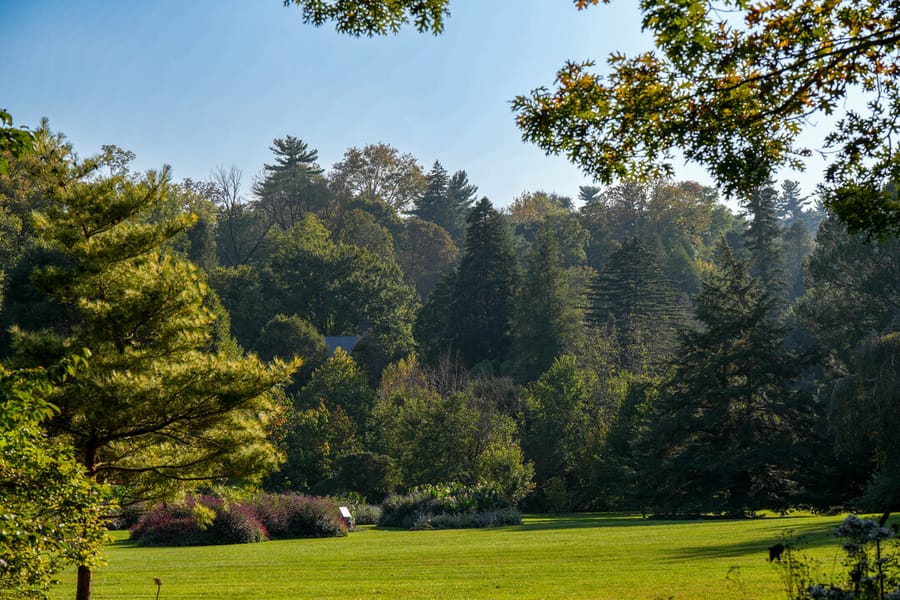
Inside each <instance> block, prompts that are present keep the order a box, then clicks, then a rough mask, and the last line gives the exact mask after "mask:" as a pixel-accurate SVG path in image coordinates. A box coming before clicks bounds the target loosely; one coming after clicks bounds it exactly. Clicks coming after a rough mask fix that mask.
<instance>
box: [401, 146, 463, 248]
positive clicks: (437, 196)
mask: <svg viewBox="0 0 900 600" xmlns="http://www.w3.org/2000/svg"><path fill="white" fill-rule="evenodd" d="M427 181H428V184H427V187H426V189H425V193H423V194H422V196H421V197H419V198H418V199H416V202H415V209H413V211H412V214H414V215H415V216H417V217H419V218H420V219H422V220H423V221H430V222H432V223H434V224H436V225H439V226H440V227H442V228H443V229H445V230H446V231H447V233H449V234H450V237H452V238H453V241H454V243H456V244H457V245H459V246H461V245H462V243H463V238H464V237H465V233H466V216H467V215H468V213H469V210H471V208H472V203H473V202H474V200H475V193H476V192H477V191H478V188H477V187H475V186H474V185H472V184H471V183H469V178H468V176H467V175H466V172H465V171H457V172H456V173H454V174H453V175H452V176H449V175H448V174H447V171H446V169H444V167H443V165H441V163H440V162H438V161H435V162H434V166H433V167H432V168H431V172H430V173H429V174H428V176H427Z"/></svg>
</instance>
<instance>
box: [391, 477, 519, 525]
mask: <svg viewBox="0 0 900 600" xmlns="http://www.w3.org/2000/svg"><path fill="white" fill-rule="evenodd" d="M381 509H382V514H381V520H380V521H379V525H384V526H388V527H403V528H406V529H422V528H425V527H433V528H451V527H452V528H460V527H489V526H491V525H505V524H509V523H510V522H516V523H518V522H521V517H519V516H518V515H519V513H518V511H517V510H516V509H515V507H513V506H512V505H511V503H510V502H509V501H508V499H507V498H506V497H505V496H504V495H503V494H502V493H501V492H500V491H499V490H497V489H496V488H494V487H491V486H486V485H478V486H464V485H461V484H458V483H452V484H445V485H425V486H421V487H419V488H416V489H415V490H413V491H412V492H410V493H409V494H404V495H394V496H389V497H388V498H387V499H386V500H385V501H384V503H383V504H382V505H381ZM501 515H503V516H502V518H501ZM511 515H515V517H513V516H511Z"/></svg>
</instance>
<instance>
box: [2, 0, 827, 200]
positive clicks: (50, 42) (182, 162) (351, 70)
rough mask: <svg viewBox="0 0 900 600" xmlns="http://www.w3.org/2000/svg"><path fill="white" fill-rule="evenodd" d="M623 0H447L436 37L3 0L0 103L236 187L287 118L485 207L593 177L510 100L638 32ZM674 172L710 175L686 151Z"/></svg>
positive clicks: (92, 141) (224, 9)
mask: <svg viewBox="0 0 900 600" xmlns="http://www.w3.org/2000/svg"><path fill="white" fill-rule="evenodd" d="M636 4H637V3H635V2H631V1H626V0H622V1H619V2H613V3H612V4H611V5H609V6H597V7H593V8H591V9H589V10H587V11H581V12H579V11H577V10H576V9H575V7H574V6H573V3H572V2H571V1H570V0H452V1H451V4H450V10H451V13H452V14H451V17H450V19H449V20H448V22H447V24H446V31H445V33H444V34H443V35H440V36H432V35H429V34H426V35H422V34H418V33H416V32H414V31H413V30H412V29H409V30H406V31H404V32H402V33H401V34H399V35H396V36H387V37H383V38H374V39H369V38H362V39H356V38H351V37H347V36H342V35H339V34H337V33H335V32H334V31H333V29H332V28H331V27H330V26H326V27H323V28H321V29H316V28H314V27H312V26H308V25H304V24H303V22H302V19H301V15H300V12H299V9H297V8H296V7H288V8H286V7H284V6H282V3H281V1H280V0H191V1H185V0H153V1H149V0H147V1H114V0H107V1H105V2H101V1H99V0H80V1H78V2H72V1H71V0H69V1H62V0H35V1H29V2H14V1H13V0H0V57H2V59H0V60H2V62H0V65H2V72H3V76H2V82H3V83H2V84H0V107H5V108H7V109H8V110H9V111H10V113H11V114H12V115H13V118H14V119H15V123H16V124H17V125H27V126H31V127H34V126H36V125H37V124H38V122H39V120H40V118H41V117H44V116H46V117H48V118H49V119H50V126H51V128H52V129H53V130H55V131H60V132H62V133H64V134H66V135H67V136H68V137H69V139H70V140H71V141H72V143H73V144H74V145H75V149H76V150H77V151H78V152H79V154H81V155H83V156H84V155H90V154H93V153H95V152H97V151H99V149H100V146H101V145H102V144H116V145H118V146H120V147H123V148H126V149H129V150H132V151H133V152H135V153H136V154H137V161H136V163H135V165H136V167H137V168H140V169H148V168H158V167H160V166H161V165H163V164H169V165H171V166H172V167H173V171H174V176H175V178H176V179H181V178H184V177H190V178H193V179H205V178H207V177H208V175H209V173H210V171H211V170H212V169H213V168H215V167H217V166H220V165H221V166H225V167H230V166H232V165H235V166H237V167H239V168H241V169H242V170H243V172H244V189H245V193H247V194H248V195H249V191H248V190H249V187H250V182H251V179H252V177H253V176H254V175H255V174H257V173H259V172H260V171H261V170H262V167H263V164H264V163H266V162H271V152H270V151H269V146H270V145H271V142H272V140H273V139H274V138H276V137H284V136H285V135H287V134H291V135H294V136H296V137H299V138H301V139H302V140H304V141H305V142H307V143H308V144H309V145H310V146H311V147H313V148H316V149H318V150H319V159H320V160H319V162H320V164H321V165H322V166H323V167H325V168H329V167H330V166H331V165H332V164H333V163H334V162H336V161H337V160H339V159H340V158H341V156H342V155H343V153H344V151H345V150H346V149H347V148H349V147H351V146H357V147H360V146H363V145H365V144H368V143H375V142H385V143H388V144H391V145H393V146H394V147H396V148H397V149H398V150H400V151H402V152H408V153H411V154H412V155H413V156H415V157H416V158H417V159H418V160H419V162H420V163H421V164H422V166H423V168H425V169H426V170H428V169H429V168H430V167H431V164H432V163H433V162H434V161H435V160H440V161H441V163H442V164H443V165H444V166H445V168H447V170H449V171H451V172H452V171H455V170H458V169H465V170H466V172H467V173H468V174H469V179H470V180H471V181H472V182H473V183H474V184H476V185H477V186H479V192H480V194H483V195H486V196H488V197H489V198H490V199H491V201H492V202H493V203H494V204H495V205H497V206H506V205H508V204H509V203H510V202H511V201H512V200H513V198H514V197H515V196H517V195H518V194H520V193H522V192H523V191H535V190H541V189H542V190H545V191H548V192H549V191H555V192H557V193H561V194H565V195H569V196H573V197H574V196H575V195H576V194H577V192H578V186H579V185H584V184H589V183H591V181H590V179H589V178H587V177H585V176H584V175H583V174H582V173H581V172H580V171H579V170H578V169H577V168H575V167H573V166H571V165H569V164H568V163H567V162H566V160H565V159H564V158H561V157H546V156H545V155H544V154H543V152H542V151H541V150H539V149H538V148H537V147H535V146H533V145H530V144H527V143H525V142H522V141H521V136H520V132H519V130H518V129H517V128H516V126H515V123H514V120H513V114H512V112H511V110H510V104H509V101H510V100H511V99H512V98H514V97H515V96H516V95H517V94H523V93H527V92H529V91H530V90H531V89H533V88H535V87H538V86H541V85H546V86H550V85H552V84H553V79H554V75H555V73H556V70H557V69H558V68H559V67H561V66H562V65H563V63H564V62H565V61H566V60H567V59H573V60H584V59H591V58H593V59H597V60H598V63H603V61H604V59H605V57H606V56H607V54H608V53H609V52H611V51H614V50H616V51H624V52H627V53H631V52H634V51H636V50H639V49H642V48H643V47H646V46H647V44H648V42H647V40H646V39H645V38H643V37H642V36H641V35H640V21H639V14H638V12H637V9H636V7H635V5H636ZM678 178H679V179H695V180H699V181H703V182H707V181H708V179H707V178H706V176H705V174H704V173H703V171H702V170H700V169H698V168H696V167H687V168H683V169H678ZM805 187H806V190H807V191H812V189H811V187H812V186H811V185H808V186H805Z"/></svg>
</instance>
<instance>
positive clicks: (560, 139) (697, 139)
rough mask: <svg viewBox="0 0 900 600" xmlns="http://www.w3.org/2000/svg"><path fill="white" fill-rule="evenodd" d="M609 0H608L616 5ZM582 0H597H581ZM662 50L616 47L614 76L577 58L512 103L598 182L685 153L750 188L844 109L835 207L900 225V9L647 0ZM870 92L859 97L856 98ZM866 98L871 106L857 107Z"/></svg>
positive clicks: (804, 1)
mask: <svg viewBox="0 0 900 600" xmlns="http://www.w3.org/2000/svg"><path fill="white" fill-rule="evenodd" d="M606 2H608V0H604V3H606ZM576 3H577V4H578V5H579V7H584V6H586V5H587V4H597V3H598V2H597V0H576ZM641 7H642V12H643V27H644V29H645V30H646V31H648V32H649V33H650V34H651V35H652V36H653V38H654V41H655V45H656V50H655V51H649V52H642V53H640V54H637V55H636V56H633V57H627V56H625V55H623V54H621V53H614V54H611V55H610V57H609V59H608V60H607V62H608V64H609V67H610V73H609V74H608V75H606V76H603V75H599V74H597V73H594V72H593V71H592V67H593V66H594V63H593V62H592V61H587V62H582V63H576V62H569V63H567V64H566V65H565V66H564V67H563V68H562V69H560V70H559V72H558V73H557V78H556V86H555V89H553V90H548V89H547V88H543V87H542V88H538V89H537V90H535V91H534V92H532V93H531V94H530V95H528V96H525V95H523V96H519V97H518V98H516V99H515V100H514V101H513V107H514V110H515V112H516V120H517V123H518V125H519V127H520V128H521V129H522V136H523V138H524V139H525V140H527V141H532V142H535V143H537V144H538V145H539V146H540V147H541V148H543V149H544V150H546V151H547V152H548V153H554V154H565V155H566V156H568V157H569V159H570V160H572V161H573V162H574V163H576V164H577V165H579V166H580V167H582V168H583V169H584V170H585V171H586V172H587V173H589V174H590V175H592V176H594V177H595V178H596V179H597V180H598V181H600V182H603V183H610V182H612V181H613V180H615V179H627V178H629V177H638V178H649V177H656V176H659V175H671V174H672V172H673V168H672V160H673V154H674V153H673V151H674V150H675V149H678V150H680V151H681V152H682V153H683V155H684V156H685V157H686V158H687V159H688V160H691V161H694V162H697V163H699V164H701V165H703V166H705V167H707V168H708V169H709V171H710V173H711V174H712V176H713V177H714V178H715V180H716V181H717V182H718V183H719V184H721V185H722V186H723V187H725V188H726V190H728V191H739V192H741V193H742V194H747V193H749V191H750V190H753V189H754V188H756V187H758V186H760V185H762V184H764V183H765V181H766V179H767V178H768V177H770V176H771V175H772V174H773V172H774V170H775V169H777V168H778V167H781V166H790V167H802V158H803V157H805V156H808V155H809V154H810V153H811V152H812V150H811V149H809V148H805V147H802V146H801V145H800V144H799V142H798V139H799V136H800V134H801V132H802V131H803V130H804V129H805V128H806V127H807V126H808V125H809V124H810V122H811V120H810V117H811V116H812V115H814V114H826V115H830V114H835V113H837V112H838V111H841V110H842V111H843V115H842V118H840V119H838V120H837V122H836V124H835V125H834V127H833V129H832V130H831V131H830V132H829V133H828V135H827V137H826V140H825V150H827V151H828V153H829V156H831V157H833V158H832V160H831V163H830V164H829V165H828V167H827V168H826V170H825V173H824V177H825V182H826V197H825V203H826V206H827V207H828V208H829V209H831V210H832V211H834V212H835V213H836V214H838V216H839V217H840V218H841V219H842V220H843V221H844V222H846V223H847V224H848V226H849V227H850V229H851V231H853V232H865V233H867V234H870V235H874V236H887V235H894V234H897V233H900V203H898V201H897V197H896V194H895V193H894V191H892V189H891V188H889V187H888V184H891V183H893V182H895V181H897V179H898V168H900V162H898V159H897V157H896V153H895V152H893V151H892V139H893V137H894V135H895V133H896V131H897V122H898V119H897V115H898V113H900V77H898V75H900V68H898V66H897V65H898V51H900V36H898V35H897V31H896V27H895V25H894V24H895V21H896V19H897V7H896V6H895V5H894V4H892V3H884V2H878V1H876V0H870V1H866V2H862V3H860V2H857V1H856V0H839V1H836V2H827V3H822V2H818V1H816V0H796V1H793V2H782V1H780V0H766V1H765V2H760V3H754V4H751V3H746V2H730V1H729V2H725V3H724V5H723V6H722V8H721V9H720V7H719V5H717V4H716V3H714V2H712V1H710V0H706V1H703V2H681V1H679V0H652V1H648V2H644V3H642V5H641ZM851 95H853V96H859V97H860V98H861V99H862V100H863V102H860V103H858V104H856V103H854V104H853V108H846V105H845V104H844V102H845V99H847V98H848V96H851ZM856 106H860V107H863V106H864V108H855V107H856Z"/></svg>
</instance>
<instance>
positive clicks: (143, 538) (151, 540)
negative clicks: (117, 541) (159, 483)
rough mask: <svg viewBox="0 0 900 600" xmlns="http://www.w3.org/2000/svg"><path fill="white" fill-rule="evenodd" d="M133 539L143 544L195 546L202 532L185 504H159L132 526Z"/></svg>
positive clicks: (200, 542) (200, 538)
mask: <svg viewBox="0 0 900 600" xmlns="http://www.w3.org/2000/svg"><path fill="white" fill-rule="evenodd" d="M130 535H131V539H133V540H135V541H137V543H138V544H139V545H141V546H194V545H197V544H202V543H203V542H202V541H201V540H202V537H203V536H202V534H201V531H200V528H199V527H198V525H197V522H196V520H195V519H194V515H193V513H192V512H191V509H190V508H189V507H188V506H187V505H185V504H158V505H157V506H154V507H153V509H151V510H150V512H148V513H147V514H145V515H144V516H143V517H141V519H140V520H139V521H138V522H137V523H136V524H135V525H134V526H132V527H131V529H130Z"/></svg>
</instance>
